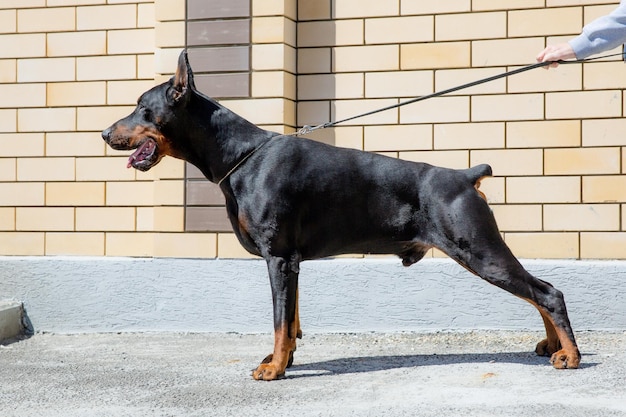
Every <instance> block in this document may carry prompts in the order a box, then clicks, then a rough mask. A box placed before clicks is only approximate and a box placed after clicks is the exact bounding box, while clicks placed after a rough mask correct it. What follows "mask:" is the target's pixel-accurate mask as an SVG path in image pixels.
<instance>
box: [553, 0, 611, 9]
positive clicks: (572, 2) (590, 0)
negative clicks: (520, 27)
mask: <svg viewBox="0 0 626 417" xmlns="http://www.w3.org/2000/svg"><path fill="white" fill-rule="evenodd" d="M598 3H606V1H604V0H546V6H547V7H557V6H576V5H589V4H598ZM613 8H615V6H613Z"/></svg>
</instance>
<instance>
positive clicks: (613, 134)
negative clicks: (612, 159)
mask: <svg viewBox="0 0 626 417" xmlns="http://www.w3.org/2000/svg"><path fill="white" fill-rule="evenodd" d="M582 123H583V129H582V130H583V134H582V137H583V141H582V143H583V146H623V145H624V144H625V143H626V141H625V140H624V134H623V133H624V129H626V120H625V119H621V118H620V119H597V120H583V122H582Z"/></svg>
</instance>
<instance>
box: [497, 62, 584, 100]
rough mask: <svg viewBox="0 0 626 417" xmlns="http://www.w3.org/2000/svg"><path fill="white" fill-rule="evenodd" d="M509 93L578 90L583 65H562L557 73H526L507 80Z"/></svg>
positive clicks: (536, 71)
mask: <svg viewBox="0 0 626 417" xmlns="http://www.w3.org/2000/svg"><path fill="white" fill-rule="evenodd" d="M507 82H508V92H509V93H529V92H543V91H564V90H578V89H580V86H581V84H582V65H561V66H560V67H559V69H558V70H557V71H539V70H534V71H526V72H523V73H521V74H516V75H514V76H512V77H509V78H507Z"/></svg>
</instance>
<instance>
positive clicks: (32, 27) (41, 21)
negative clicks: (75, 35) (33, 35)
mask: <svg viewBox="0 0 626 417" xmlns="http://www.w3.org/2000/svg"><path fill="white" fill-rule="evenodd" d="M75 29H76V9H75V8H74V7H51V8H45V9H21V10H18V11H17V31H18V32H22V33H23V32H62V31H71V30H75Z"/></svg>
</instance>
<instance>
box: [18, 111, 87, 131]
mask: <svg viewBox="0 0 626 417" xmlns="http://www.w3.org/2000/svg"><path fill="white" fill-rule="evenodd" d="M17 127H18V129H19V131H20V132H65V131H72V130H75V129H76V109H75V108H44V109H19V110H18V113H17Z"/></svg>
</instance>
